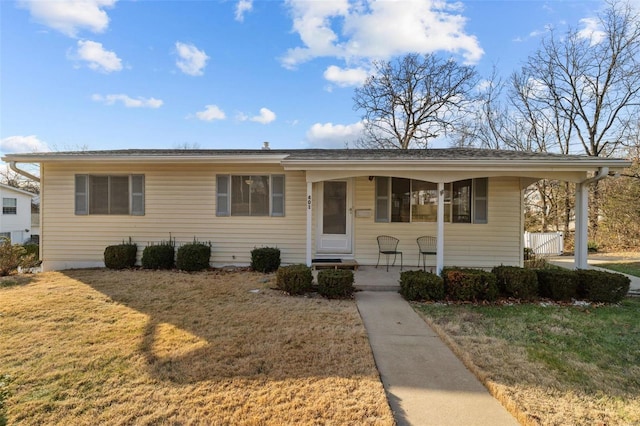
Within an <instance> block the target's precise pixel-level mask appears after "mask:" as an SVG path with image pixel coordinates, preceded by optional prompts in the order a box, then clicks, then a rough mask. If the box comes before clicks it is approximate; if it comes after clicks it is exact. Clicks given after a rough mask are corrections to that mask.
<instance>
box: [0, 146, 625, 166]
mask: <svg viewBox="0 0 640 426" xmlns="http://www.w3.org/2000/svg"><path fill="white" fill-rule="evenodd" d="M450 149H452V150H454V149H455V148H450ZM442 150H447V149H442ZM475 150H477V151H481V150H480V149H475ZM323 151H326V153H327V156H326V157H325V158H322V155H320V156H318V155H317V154H318V153H322V152H323ZM366 151H367V150H363V152H366ZM374 151H379V150H374ZM309 152H312V153H313V154H314V155H312V156H311V157H310V158H304V156H305V155H304V154H305V153H309ZM336 152H339V153H341V154H342V153H354V154H355V153H356V152H358V150H348V149H343V150H305V149H290V150H233V149H231V150H186V151H177V150H114V151H88V152H86V151H85V152H83V151H77V152H55V153H28V154H7V155H5V156H4V157H3V158H2V159H3V160H4V161H8V162H14V163H16V162H20V163H57V162H69V161H73V162H78V163H80V162H83V163H84V162H96V161H99V162H103V163H129V162H147V163H154V164H162V163H189V164H206V163H209V164H211V163H230V162H236V163H245V164H278V165H282V166H283V167H284V168H285V169H287V170H336V169H337V168H345V167H348V168H350V169H354V170H369V171H370V170H371V169H372V168H375V169H387V170H389V169H394V168H401V169H404V170H419V169H420V168H424V167H429V169H430V170H451V169H454V168H461V167H464V168H465V169H467V170H473V169H474V168H478V169H486V168H497V169H501V170H514V171H517V170H523V169H529V170H532V169H533V170H539V169H545V170H547V169H551V170H565V171H575V170H594V169H596V168H600V167H609V168H610V169H611V170H614V171H617V170H622V169H624V168H626V167H630V166H631V164H632V163H631V161H629V160H625V159H612V158H602V157H588V156H577V155H570V156H563V155H559V154H546V153H539V155H540V157H539V158H535V157H533V158H531V157H529V158H510V157H506V158H495V157H490V156H489V157H478V158H447V157H440V156H438V157H435V158H429V157H427V158H425V157H420V158H401V159H398V158H344V156H342V157H340V156H338V157H333V156H332V155H331V154H335V153H336ZM297 154H299V155H298V157H297V158H296V155H297ZM300 157H302V158H300ZM318 157H319V158H318Z"/></svg>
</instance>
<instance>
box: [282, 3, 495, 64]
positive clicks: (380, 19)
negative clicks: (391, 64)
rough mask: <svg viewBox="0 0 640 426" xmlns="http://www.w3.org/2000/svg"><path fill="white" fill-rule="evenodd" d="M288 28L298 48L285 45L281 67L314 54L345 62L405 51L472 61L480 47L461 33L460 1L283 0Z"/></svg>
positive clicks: (480, 54)
mask: <svg viewBox="0 0 640 426" xmlns="http://www.w3.org/2000/svg"><path fill="white" fill-rule="evenodd" d="M287 6H288V7H289V9H290V10H291V15H292V16H293V30H294V31H295V32H297V33H298V34H299V36H300V39H301V41H302V44H303V46H302V47H296V48H293V49H289V50H288V51H287V53H286V54H285V56H284V57H283V58H282V64H283V66H285V67H287V68H295V67H296V66H297V65H299V64H301V63H303V62H305V61H308V60H311V59H313V58H317V57H337V58H341V59H344V60H346V61H347V62H353V61H359V60H362V59H385V58H389V57H391V56H394V55H401V54H405V53H409V52H417V53H423V54H427V53H433V52H437V51H445V52H449V53H452V54H453V53H455V54H460V55H462V56H463V58H464V59H465V61H466V62H467V63H477V62H478V61H479V60H480V58H481V57H482V55H483V54H484V51H483V50H482V48H481V47H480V43H479V42H478V39H477V38H476V37H475V36H472V35H469V34H467V33H466V32H465V31H464V26H465V24H466V18H465V17H463V16H462V15H461V14H460V11H461V4H459V3H455V4H449V3H446V2H445V1H442V0H405V1H402V2H396V1H373V0H336V1H308V0H288V1H287Z"/></svg>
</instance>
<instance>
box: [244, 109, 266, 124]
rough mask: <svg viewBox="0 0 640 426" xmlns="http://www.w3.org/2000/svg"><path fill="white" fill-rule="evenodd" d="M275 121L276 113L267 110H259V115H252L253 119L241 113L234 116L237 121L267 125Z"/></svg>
mask: <svg viewBox="0 0 640 426" xmlns="http://www.w3.org/2000/svg"><path fill="white" fill-rule="evenodd" d="M275 119H276V113H275V112H273V111H271V110H270V109H269V108H260V114H258V115H254V116H253V117H249V116H248V115H247V114H245V113H243V112H239V113H237V114H236V120H238V121H255V122H256V123H262V124H269V123H271V122H272V121H275Z"/></svg>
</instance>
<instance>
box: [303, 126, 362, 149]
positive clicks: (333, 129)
mask: <svg viewBox="0 0 640 426" xmlns="http://www.w3.org/2000/svg"><path fill="white" fill-rule="evenodd" d="M363 128H364V126H363V124H362V122H357V123H353V124H347V125H344V124H333V123H324V124H321V123H316V124H314V125H313V126H311V128H310V129H309V130H308V131H307V135H306V136H307V137H306V139H307V142H308V144H309V145H310V146H311V147H314V148H344V147H346V146H348V145H349V144H350V143H353V142H355V141H356V140H358V139H359V138H360V137H361V136H362V131H363Z"/></svg>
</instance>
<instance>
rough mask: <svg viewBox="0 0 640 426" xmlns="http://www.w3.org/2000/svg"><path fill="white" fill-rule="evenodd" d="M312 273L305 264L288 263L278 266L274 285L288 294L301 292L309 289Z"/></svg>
mask: <svg viewBox="0 0 640 426" xmlns="http://www.w3.org/2000/svg"><path fill="white" fill-rule="evenodd" d="M312 283H313V274H312V273H311V268H309V267H308V266H307V265H302V264H300V265H289V266H282V267H280V268H278V272H276V285H277V286H278V288H279V289H280V290H284V291H286V292H287V293H289V294H292V295H293V294H303V293H306V292H308V291H309V290H311V284H312Z"/></svg>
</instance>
